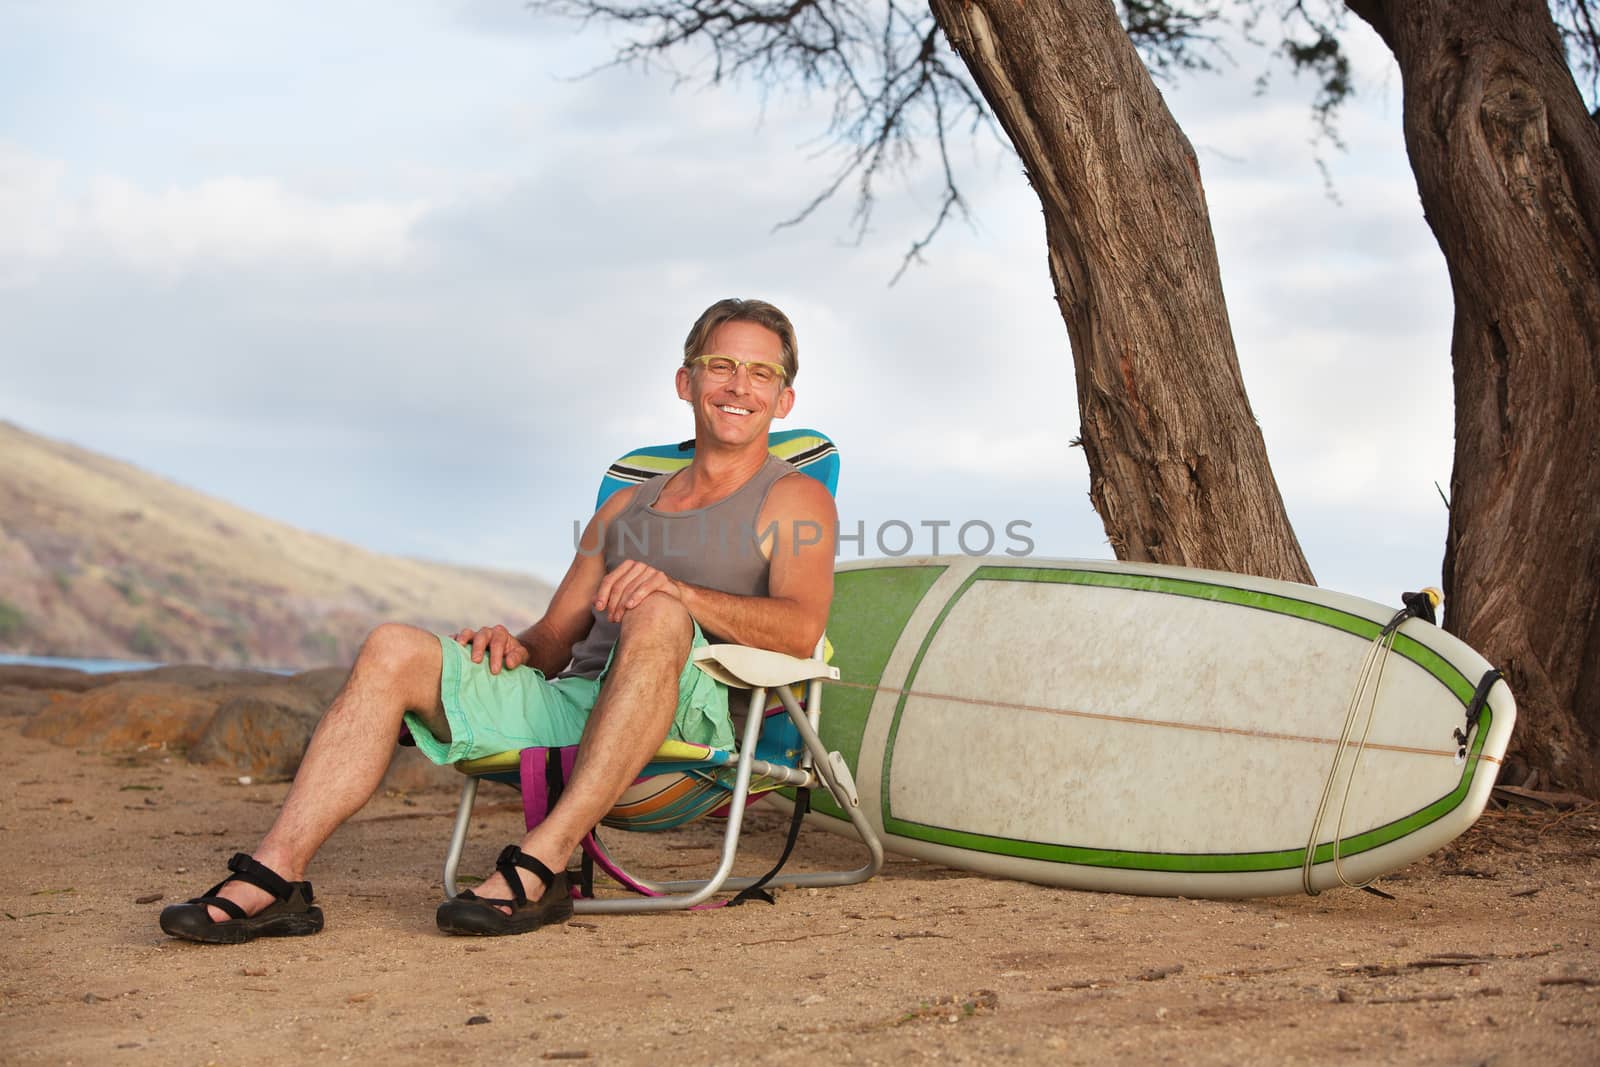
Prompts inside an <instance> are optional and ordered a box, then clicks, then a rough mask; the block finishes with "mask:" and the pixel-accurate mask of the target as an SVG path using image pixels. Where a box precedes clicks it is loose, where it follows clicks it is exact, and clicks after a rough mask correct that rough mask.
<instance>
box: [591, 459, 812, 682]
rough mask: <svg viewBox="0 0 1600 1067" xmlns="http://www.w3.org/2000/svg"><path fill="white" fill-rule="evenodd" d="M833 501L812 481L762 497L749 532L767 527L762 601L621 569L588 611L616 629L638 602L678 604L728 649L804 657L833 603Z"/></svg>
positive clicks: (640, 567) (783, 482) (780, 486)
mask: <svg viewBox="0 0 1600 1067" xmlns="http://www.w3.org/2000/svg"><path fill="white" fill-rule="evenodd" d="M837 525H838V512H837V511H836V510H835V508H834V503H833V497H832V496H830V495H829V494H828V490H827V489H826V488H825V487H824V486H823V485H822V484H821V483H820V482H818V481H816V480H815V479H814V478H811V477H809V476H806V475H790V476H789V477H786V478H782V479H780V480H779V481H778V482H777V483H776V484H775V485H774V486H773V487H772V491H771V492H770V493H768V494H767V500H766V503H765V504H764V505H763V506H762V509H761V515H760V517H759V519H758V521H757V528H758V529H761V530H766V529H768V528H769V527H774V526H775V528H776V530H777V536H776V538H775V539H774V540H773V542H772V544H771V555H770V556H769V558H770V560H771V562H772V568H771V571H770V572H769V574H768V578H767V592H768V595H767V596H764V597H750V596H736V595H734V594H731V593H720V592H717V591H715V590H712V589H705V588H703V587H701V586H696V585H690V584H688V583H687V582H679V581H675V580H673V579H671V578H668V577H667V576H666V575H665V574H662V573H661V572H660V571H658V570H656V569H655V568H654V567H651V566H649V565H647V564H643V563H637V562H628V563H624V564H622V565H621V566H619V567H617V569H616V570H614V571H612V572H611V573H610V574H607V575H606V576H605V579H604V581H602V582H601V584H600V587H599V589H598V590H597V592H596V594H595V601H594V607H595V609H596V610H599V611H601V612H604V613H606V614H608V615H609V616H610V617H611V618H612V619H613V620H614V621H620V620H621V618H622V616H623V615H625V614H626V613H627V612H628V611H629V610H630V609H632V608H634V607H637V606H638V604H639V603H640V602H642V601H643V600H644V598H645V597H647V596H651V595H654V594H663V595H666V596H673V597H676V598H677V599H678V600H680V601H682V602H683V605H684V607H686V608H687V609H688V611H689V614H690V615H691V616H693V617H694V619H695V621H696V622H698V623H699V624H700V626H701V628H702V629H706V630H710V631H712V632H713V633H716V634H719V635H721V636H722V637H723V638H725V639H726V640H729V641H733V642H736V643H738V644H742V645H753V646H755V647H758V648H770V649H775V650H777V651H780V652H788V653H790V654H791V655H796V656H809V655H810V654H811V651H812V649H814V648H815V647H816V643H817V639H818V638H819V637H821V636H822V631H823V628H824V627H826V626H827V623H828V607H829V605H830V604H831V603H832V600H833V555H834V537H835V533H836V529H837Z"/></svg>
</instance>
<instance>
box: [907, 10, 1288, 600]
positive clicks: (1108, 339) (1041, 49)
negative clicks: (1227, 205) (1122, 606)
mask: <svg viewBox="0 0 1600 1067" xmlns="http://www.w3.org/2000/svg"><path fill="white" fill-rule="evenodd" d="M932 8H933V13H934V17H935V18H937V19H938V20H939V25H940V26H941V27H942V28H943V29H944V32H945V34H946V36H948V37H949V39H950V41H951V42H952V43H953V44H954V45H955V47H956V50H957V51H958V52H959V53H960V54H961V57H962V59H963V60H964V61H965V63H966V65H967V67H968V68H969V69H970V70H971V71H972V74H973V76H974V78H975V79H976V81H977V83H978V86H979V88H980V89H981V90H982V92H983V95H984V98H985V99H986V100H987V101H988V102H989V105H990V107H991V108H992V109H993V111H994V113H995V115H996V116H997V117H998V118H999V120H1000V123H1001V125H1002V126H1003V127H1004V128H1005V130H1006V133H1007V134H1008V135H1009V136H1010V139H1011V143H1012V144H1013V145H1014V146H1015V147H1016V149H1017V152H1018V154H1019V155H1020V156H1021V157H1022V161H1023V163H1024V165H1025V166H1026V168H1027V173H1028V177H1029V180H1030V181H1031V182H1032V184H1033V188H1034V191H1035V192H1036V193H1037V194H1038V196H1039V199H1040V201H1041V202H1042V203H1043V205H1044V217H1045V232H1046V236H1047V240H1048V243H1049V253H1050V274H1051V277H1052V278H1053V279H1054V282H1055V290H1056V301H1057V303H1059V305H1060V307H1061V315H1062V317H1063V318H1064V319H1065V320H1066V324H1067V334H1068V337H1069V338H1070V339H1071V342H1072V355H1073V359H1074V361H1075V364H1076V368H1077V381H1078V410H1079V415H1080V417H1081V419H1082V430H1081V440H1082V444H1083V448H1084V452H1085V455H1086V456H1087V458H1088V461H1089V495H1090V498H1091V499H1092V500H1093V502H1094V506H1095V510H1097V511H1098V512H1099V513H1100V518H1101V521H1102V522H1103V523H1104V524H1105V528H1106V533H1107V534H1108V536H1109V538H1110V541H1111V545H1112V548H1113V549H1114V550H1115V551H1116V554H1117V556H1118V557H1119V558H1122V559H1132V560H1152V561H1155V562H1160V563H1177V564H1186V565H1189V566H1199V567H1213V568H1217V569H1219V570H1227V571H1235V572H1241V573H1247V574H1257V575H1263V576H1266V577H1272V578H1286V579H1290V580H1293V581H1301V582H1310V581H1311V580H1312V578H1311V570H1310V568H1309V567H1308V566H1307V565H1306V560H1305V556H1304V554H1303V553H1302V552H1301V551H1300V544H1299V542H1298V541H1297V540H1296V539H1295V536H1294V530H1293V529H1292V528H1291V527H1290V525H1289V520H1288V517H1287V515H1286V514H1285V512H1284V509H1283V500H1282V498H1281V497H1280V496H1279V495H1278V487H1277V483H1276V482H1275V481H1274V480H1273V477H1272V469H1271V466H1270V465H1269V463H1268V462H1267V451H1266V446H1265V444H1264V443H1263V441H1262V438H1261V431H1260V428H1259V427H1258V426H1257V425H1256V421H1255V416H1254V415H1253V414H1252V413H1251V411H1250V403H1249V400H1248V399H1247V398H1246V397H1245V391H1244V383H1243V381H1242V379H1241V378H1240V375H1239V364H1238V359H1237V357H1236V354H1235V351H1234V345H1233V334H1232V330H1231V328H1230V326H1229V323H1228V312H1227V307H1226V305H1225V303H1224V301H1223V296H1222V278H1221V274H1220V271H1219V270H1218V267H1217V253H1216V243H1215V241H1214V239H1213V237H1212V233H1211V221H1210V217H1209V215H1208V214H1207V211H1206V203H1205V194H1204V192H1203V191H1202V190H1201V187H1200V170H1199V165H1198V164H1197V162H1196V161H1195V155H1194V150H1193V149H1192V148H1191V147H1190V145H1189V141H1188V139H1187V138H1186V137H1184V135H1183V132H1182V130H1180V129H1179V128H1178V124H1177V123H1176V122H1175V121H1174V120H1173V118H1172V115H1171V114H1170V113H1169V112H1168V111H1167V107H1166V104H1165V103H1164V102H1163V101H1162V99H1161V94H1160V93H1159V92H1158V91H1157V90H1156V87H1155V84H1154V82H1153V81H1152V80H1151V78H1150V74H1149V71H1148V70H1147V69H1146V68H1145V65H1144V63H1143V62H1142V61H1141V60H1140V59H1139V56H1138V53H1137V52H1136V51H1135V50H1134V47H1133V44H1132V42H1131V41H1130V40H1129V39H1128V35H1127V33H1126V32H1125V31H1124V30H1123V28H1122V26H1121V24H1120V23H1118V21H1117V17H1116V12H1115V11H1114V10H1113V8H1112V5H1111V4H1110V3H1109V2H1108V0H1038V2H1032V0H1030V2H1029V3H1025V4H1024V3H1019V2H1017V0H932Z"/></svg>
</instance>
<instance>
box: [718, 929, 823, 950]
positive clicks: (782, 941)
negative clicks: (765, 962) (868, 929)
mask: <svg viewBox="0 0 1600 1067" xmlns="http://www.w3.org/2000/svg"><path fill="white" fill-rule="evenodd" d="M849 932H850V931H849V930H825V931H823V932H822V933H820V934H801V935H800V936H799V937H764V938H762V939H761V940H760V941H739V942H735V945H736V947H738V948H749V947H750V946H752V945H791V944H793V943H794V942H796V941H809V940H811V939H812V938H814V937H838V936H839V935H840V934H848V933H849Z"/></svg>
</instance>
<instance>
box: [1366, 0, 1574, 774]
mask: <svg viewBox="0 0 1600 1067" xmlns="http://www.w3.org/2000/svg"><path fill="white" fill-rule="evenodd" d="M1348 6H1349V7H1350V9H1351V10H1353V11H1355V12H1356V13H1357V14H1358V15H1360V16H1361V17H1362V18H1364V19H1365V20H1366V21H1367V22H1369V23H1371V24H1372V26H1373V28H1374V29H1376V30H1377V31H1378V33H1379V35H1380V36H1382V37H1383V39H1384V41H1385V42H1386V43H1387V44H1388V46H1389V48H1390V50H1391V51H1392V52H1393V53H1394V55H1395V58H1396V59H1397V60H1398V61H1399V64H1400V77H1401V85H1402V86H1403V89H1404V94H1405V135H1406V148H1407V150H1408V151H1409V153H1410V156H1411V166H1412V170H1413V171H1414V172H1415V173H1416V178H1417V189H1418V191H1419V193H1420V194H1421V197H1422V205H1423V209H1424V210H1425V212H1426V213H1427V218H1428V223H1429V225H1430V226H1431V227H1432V228H1433V232H1434V236H1435V237H1436V238H1437V239H1438V241H1439V247H1440V248H1441V249H1442V250H1443V251H1444V257H1445V261H1446V263H1447V264H1448V266H1449V270H1450V283H1451V287H1452V289H1453V290H1454V294H1455V309H1456V310H1455V324H1454V336H1453V339H1452V342H1451V358H1452V360H1453V362H1454V368H1455V371H1454V373H1455V399H1456V452H1455V471H1454V473H1453V474H1452V476H1451V479H1450V485H1451V494H1450V528H1449V534H1448V538H1447V541H1446V545H1445V562H1444V585H1445V621H1446V626H1447V628H1448V629H1449V630H1450V631H1451V632H1452V633H1455V634H1456V635H1457V636H1459V637H1461V638H1462V639H1463V640H1464V641H1466V642H1467V643H1468V644H1470V645H1472V646H1473V647H1474V648H1476V649H1478V650H1479V651H1480V652H1482V653H1483V654H1484V655H1485V656H1486V657H1487V658H1488V659H1489V660H1490V661H1491V662H1493V663H1494V664H1496V665H1497V666H1499V667H1500V669H1501V670H1502V671H1503V672H1504V673H1505V675H1506V679H1507V681H1508V682H1509V683H1510V685H1511V688H1512V691H1513V692H1514V693H1515V694H1516V697H1517V702H1518V708H1519V723H1518V727H1517V736H1516V738H1515V740H1514V744H1513V752H1514V754H1515V755H1516V756H1517V757H1518V758H1519V759H1520V761H1521V762H1522V763H1523V764H1524V767H1523V768H1522V770H1523V772H1524V773H1528V774H1532V773H1537V774H1539V775H1540V777H1539V779H1538V782H1537V784H1540V785H1544V784H1546V783H1548V784H1550V785H1559V786H1565V787H1569V788H1577V789H1581V790H1584V791H1586V792H1588V793H1590V794H1591V795H1596V796H1600V534H1597V530H1600V128H1597V127H1596V125H1595V122H1594V120H1593V119H1591V117H1590V116H1589V114H1588V112H1587V111H1586V110H1585V108H1584V105H1583V101H1582V98H1581V97H1580V95H1579V93H1578V89H1577V86H1576V85H1575V84H1574V82H1573V79H1572V75H1571V73H1570V72H1569V71H1568V69H1567V64H1566V60H1565V57H1564V55H1563V53H1562V49H1561V44H1560V41H1559V39H1558V37H1557V35H1556V30H1555V27H1554V25H1553V23H1552V22H1551V19H1550V12H1549V8H1548V7H1547V5H1546V4H1545V2H1544V0H1404V2H1399V0H1349V3H1348ZM1511 770H1512V771H1513V772H1516V771H1517V768H1515V767H1513V768H1511ZM1516 776H1517V775H1516V774H1515V773H1513V780H1515V777H1516Z"/></svg>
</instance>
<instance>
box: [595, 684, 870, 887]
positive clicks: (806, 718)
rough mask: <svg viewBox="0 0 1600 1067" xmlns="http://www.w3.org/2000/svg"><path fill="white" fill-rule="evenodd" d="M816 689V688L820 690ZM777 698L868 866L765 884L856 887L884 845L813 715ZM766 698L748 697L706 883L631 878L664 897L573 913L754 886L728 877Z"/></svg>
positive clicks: (782, 694)
mask: <svg viewBox="0 0 1600 1067" xmlns="http://www.w3.org/2000/svg"><path fill="white" fill-rule="evenodd" d="M818 688H820V686H818ZM774 692H776V693H777V694H778V698H779V700H781V701H782V702H783V706H784V710H785V712H787V714H788V715H789V718H790V719H791V721H793V722H794V724H795V727H796V729H798V730H799V732H800V736H801V739H802V741H803V742H804V743H805V746H806V756H807V759H808V761H809V762H810V763H811V764H812V768H813V770H812V773H813V775H814V776H815V779H814V780H820V784H821V785H822V786H823V787H824V788H826V789H827V790H828V792H830V793H831V794H833V798H834V800H835V801H836V802H837V803H838V805H839V807H840V808H842V809H843V810H844V811H845V813H846V814H847V815H848V816H849V818H850V822H851V825H852V826H854V827H855V830H856V833H857V834H858V835H859V836H860V838H861V843H862V845H863V846H864V847H865V848H866V850H867V853H868V856H867V862H866V863H865V864H863V865H862V866H860V867H858V868H856V869H855V870H852V871H815V872H804V873H798V874H779V875H778V876H776V877H775V878H773V879H772V880H771V881H770V882H768V883H767V885H768V886H799V887H805V888H819V887H823V886H841V885H854V884H856V883H858V882H865V881H867V880H868V879H869V878H871V877H873V876H874V875H875V874H877V873H878V872H879V871H880V870H882V868H883V843H882V842H881V841H880V840H879V839H878V834H877V831H876V830H874V829H873V828H872V824H871V823H869V822H868V821H867V818H866V814H865V813H864V812H863V811H862V810H861V801H860V797H859V795H858V794H857V792H856V788H855V782H854V781H853V780H852V779H851V776H850V769H849V768H848V767H847V766H845V765H844V762H843V761H842V760H839V761H835V760H834V759H833V757H832V754H831V753H829V752H828V750H827V748H826V747H825V746H824V745H823V743H822V738H821V737H820V736H819V735H818V734H817V731H816V728H815V726H814V725H813V723H812V719H813V717H814V716H813V715H812V714H810V713H809V711H808V710H807V709H803V708H801V707H800V705H799V703H798V702H797V701H796V700H795V698H794V694H793V693H791V692H790V691H789V689H788V687H786V686H785V687H780V688H778V689H776V690H774ZM811 696H812V699H811V701H808V704H810V706H811V707H813V708H814V707H815V706H816V705H815V700H816V694H811ZM765 704H766V695H765V693H764V692H763V691H761V690H756V691H754V692H752V693H751V706H750V714H749V717H748V718H746V720H745V738H744V741H743V743H742V744H741V746H740V749H739V764H738V768H739V770H738V775H737V777H736V778H735V782H734V791H733V795H732V797H731V798H730V800H729V805H728V828H727V832H726V833H725V835H724V837H723V844H722V860H721V863H720V864H719V865H718V867H717V870H716V872H715V873H713V874H712V876H711V877H710V878H709V879H703V880H687V881H670V882H660V883H654V882H646V881H645V880H644V879H638V878H637V876H634V875H630V877H634V878H636V880H638V881H640V882H641V883H643V884H645V885H646V886H647V887H648V888H649V889H650V890H651V891H652V892H660V893H662V894H663V895H661V896H656V897H644V898H636V897H635V898H620V899H607V900H590V899H584V900H577V901H574V903H573V906H574V908H575V910H577V911H579V912H583V913H606V912H610V913H626V912H642V911H674V910H678V909H683V908H692V907H695V906H696V905H698V904H701V903H702V902H704V901H706V900H707V899H709V898H710V897H711V896H712V894H714V893H717V892H719V891H723V892H728V891H737V890H740V889H744V888H746V887H747V886H749V885H752V884H753V883H754V882H755V881H756V879H755V878H752V877H739V878H731V877H729V872H730V871H731V870H732V868H733V860H734V856H735V855H736V854H737V851H738V847H739V834H740V832H741V830H742V829H743V822H744V811H745V801H746V799H747V796H748V791H749V787H750V777H751V769H752V759H753V753H754V751H755V746H756V741H757V739H758V736H759V733H760V722H759V720H760V716H761V714H762V712H763V711H764V710H765Z"/></svg>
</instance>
